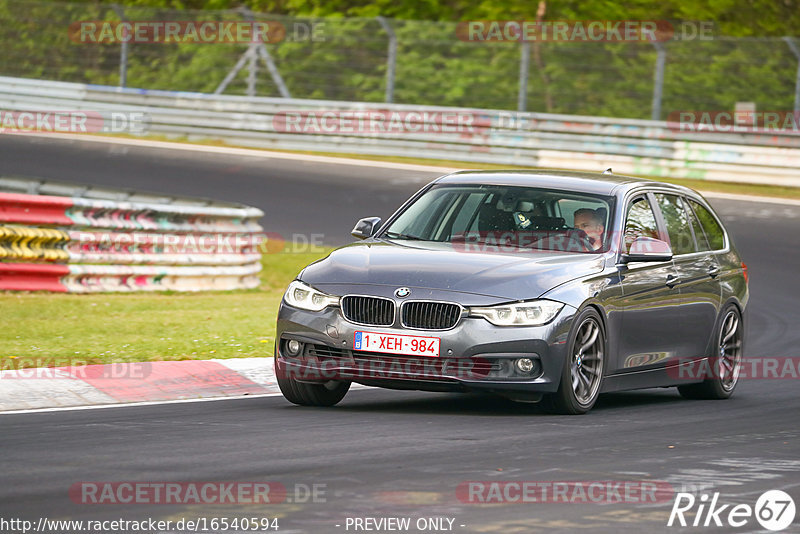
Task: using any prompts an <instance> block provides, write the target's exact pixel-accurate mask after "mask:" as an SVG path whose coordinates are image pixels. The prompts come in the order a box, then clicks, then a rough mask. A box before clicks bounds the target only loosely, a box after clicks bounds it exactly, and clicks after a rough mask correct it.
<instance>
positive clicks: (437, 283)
mask: <svg viewBox="0 0 800 534" xmlns="http://www.w3.org/2000/svg"><path fill="white" fill-rule="evenodd" d="M604 263H605V260H604V258H603V257H602V256H601V255H598V254H581V253H564V252H549V251H530V250H525V251H512V252H465V251H464V250H463V249H461V250H459V249H458V248H456V247H454V246H453V245H452V244H450V243H432V242H403V243H402V244H401V243H397V242H391V243H390V242H385V241H367V242H363V243H356V244H353V245H348V246H345V247H342V248H339V249H337V250H335V251H333V252H332V253H331V254H330V255H329V256H328V257H327V258H325V259H323V260H320V261H318V262H316V263H313V264H311V265H309V266H308V267H306V269H305V270H303V272H302V273H301V275H300V279H301V280H303V281H304V282H306V283H308V284H311V285H312V286H315V287H317V288H318V289H320V290H322V291H329V292H331V293H334V294H343V293H356V292H358V287H357V286H360V285H373V286H374V285H379V286H391V288H392V289H394V288H398V287H409V288H424V289H433V290H437V292H438V291H447V292H451V291H452V292H460V293H472V294H476V295H485V296H490V297H496V298H499V299H503V300H522V299H533V298H537V297H539V296H541V295H542V294H543V293H545V292H547V291H549V290H550V289H552V288H554V287H556V286H558V285H561V284H563V283H564V282H568V281H570V280H573V279H575V278H578V277H582V276H586V275H589V274H594V273H598V272H600V271H602V269H603V265H604ZM351 286H356V287H351ZM383 292H384V291H381V293H383ZM370 294H371V293H370Z"/></svg>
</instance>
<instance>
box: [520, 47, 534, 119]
mask: <svg viewBox="0 0 800 534" xmlns="http://www.w3.org/2000/svg"><path fill="white" fill-rule="evenodd" d="M520 46H521V48H520V57H519V93H518V94H517V111H525V108H526V107H527V104H528V70H529V69H530V64H531V43H529V42H528V41H526V40H524V39H523V40H522V42H521V43H520Z"/></svg>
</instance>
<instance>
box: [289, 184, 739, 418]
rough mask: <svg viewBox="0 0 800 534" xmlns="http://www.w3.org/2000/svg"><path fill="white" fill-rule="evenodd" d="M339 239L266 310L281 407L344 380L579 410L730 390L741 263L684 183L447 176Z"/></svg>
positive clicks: (326, 393)
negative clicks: (642, 395) (624, 395)
mask: <svg viewBox="0 0 800 534" xmlns="http://www.w3.org/2000/svg"><path fill="white" fill-rule="evenodd" d="M352 234H353V236H355V237H357V238H359V239H361V241H359V242H356V243H354V244H351V245H347V246H344V247H341V248H339V249H337V250H335V251H333V252H332V253H331V254H330V255H329V256H328V257H326V258H325V259H322V260H320V261H317V262H315V263H312V264H311V265H309V266H308V267H306V268H305V269H303V271H302V272H301V273H300V274H299V275H298V276H297V279H296V280H294V281H293V282H292V283H291V284H290V285H289V287H288V289H287V290H286V293H285V295H284V298H283V301H282V302H281V305H280V310H279V313H278V324H277V335H276V344H275V367H276V375H277V380H278V384H279V386H280V389H281V391H282V392H283V395H284V396H285V397H286V399H288V400H289V401H290V402H293V403H295V404H299V405H311V406H331V405H334V404H336V403H337V402H339V401H340V400H341V399H342V398H343V397H344V396H345V394H346V393H347V391H348V389H349V388H350V385H351V383H354V382H355V383H359V384H364V385H368V386H377V387H383V388H392V389H411V390H424V391H464V392H466V391H481V392H486V393H491V394H495V395H501V396H504V397H507V398H509V399H512V400H516V401H521V402H543V403H545V404H546V406H547V407H548V408H549V409H550V410H552V411H555V412H557V413H565V414H581V413H585V412H587V411H588V410H590V409H591V408H592V406H593V405H594V404H595V402H596V401H597V398H598V395H599V394H600V393H604V392H610V391H619V390H628V389H639V388H651V387H671V386H677V388H678V391H679V392H680V394H681V395H683V396H684V397H687V398H705V399H724V398H728V397H730V395H731V394H732V393H733V391H734V388H735V387H736V383H737V380H738V377H739V369H740V366H741V359H742V351H743V342H744V323H743V320H744V311H745V307H746V305H747V300H748V286H747V283H748V281H747V267H746V266H745V264H744V263H743V262H742V260H741V258H740V257H739V254H738V253H737V252H736V249H735V248H734V246H733V243H732V241H731V238H730V236H729V235H728V233H727V231H726V230H725V228H724V226H723V225H722V223H721V222H720V219H719V217H717V215H716V214H715V213H714V211H713V210H712V209H711V207H710V206H709V205H708V203H707V202H706V201H705V200H704V199H703V197H702V196H700V195H699V194H698V193H696V192H695V191H692V190H691V189H687V188H685V187H680V186H676V185H671V184H666V183H659V182H654V181H649V180H642V179H637V178H630V177H626V176H618V175H614V174H611V173H610V171H606V172H605V173H602V174H593V173H578V172H562V171H465V172H456V173H453V174H448V175H446V176H443V177H441V178H439V179H437V180H434V181H433V182H432V183H430V184H428V185H427V186H425V187H424V188H422V189H421V190H420V191H419V192H417V193H416V194H415V195H414V196H412V197H411V198H410V199H409V200H408V201H406V202H405V203H404V204H403V205H402V206H401V207H400V209H399V210H397V212H396V213H395V214H394V215H392V216H391V217H390V218H389V219H388V220H387V221H386V222H385V223H382V222H381V220H380V219H379V218H377V217H369V218H366V219H361V220H360V221H358V223H357V224H356V226H355V228H354V229H353V231H352Z"/></svg>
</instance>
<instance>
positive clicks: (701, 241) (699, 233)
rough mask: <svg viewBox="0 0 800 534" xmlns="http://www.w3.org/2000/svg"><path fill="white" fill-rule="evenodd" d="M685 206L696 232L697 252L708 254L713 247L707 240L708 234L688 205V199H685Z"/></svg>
mask: <svg viewBox="0 0 800 534" xmlns="http://www.w3.org/2000/svg"><path fill="white" fill-rule="evenodd" d="M683 205H684V207H685V208H686V214H687V215H688V216H689V220H690V221H691V222H692V230H694V239H695V241H697V250H699V251H700V252H707V251H709V250H711V246H710V245H709V244H708V239H707V238H706V232H705V230H703V227H702V225H701V224H700V221H699V220H697V215H695V214H694V212H693V211H692V210H691V209H689V206H688V205H687V203H686V199H683Z"/></svg>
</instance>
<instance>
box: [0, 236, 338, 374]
mask: <svg viewBox="0 0 800 534" xmlns="http://www.w3.org/2000/svg"><path fill="white" fill-rule="evenodd" d="M328 252H329V249H319V250H317V251H314V252H309V253H303V254H293V253H279V254H265V255H264V256H263V258H262V264H263V271H262V273H261V280H262V284H261V287H260V288H258V289H252V290H242V291H227V292H216V293H211V292H208V293H173V292H163V293H127V294H113V293H112V294H109V293H105V294H98V295H70V294H51V293H12V292H0V310H2V312H0V369H18V368H22V367H57V366H66V365H82V364H97V363H115V362H134V361H137V362H140V361H157V360H204V359H210V358H244V357H249V356H271V355H272V348H273V342H274V340H275V320H276V316H277V312H278V303H279V302H280V299H281V296H282V295H283V291H284V289H285V288H286V286H287V285H288V283H289V282H290V281H291V280H292V279H293V278H294V277H295V275H297V273H298V272H299V271H300V269H302V268H303V267H304V266H305V265H307V264H308V263H310V262H312V261H314V260H316V259H318V258H321V257H323V256H325V255H326V254H327V253H328Z"/></svg>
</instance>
